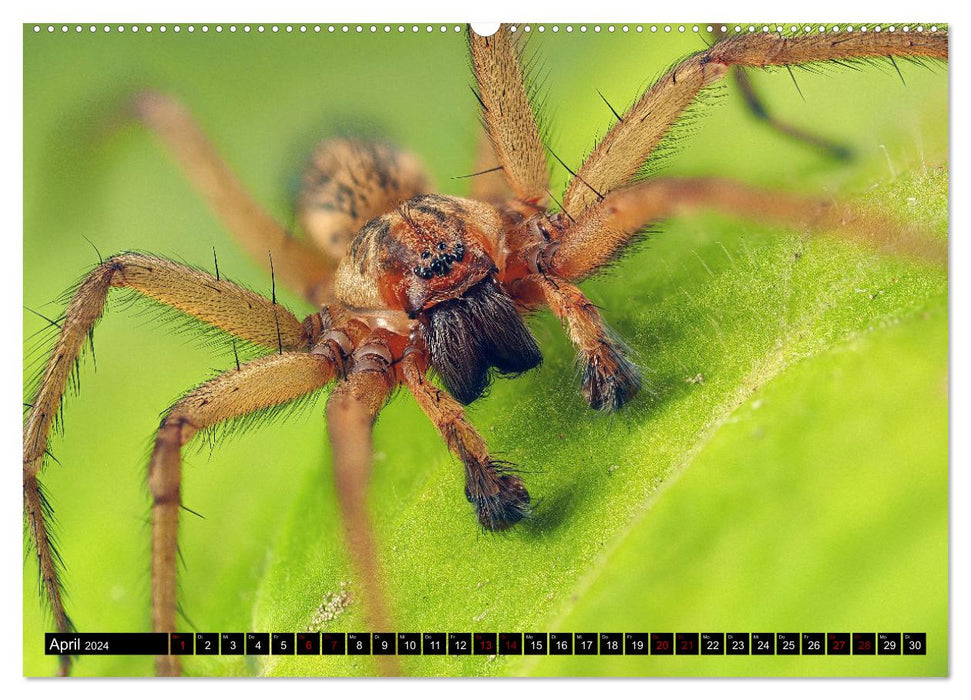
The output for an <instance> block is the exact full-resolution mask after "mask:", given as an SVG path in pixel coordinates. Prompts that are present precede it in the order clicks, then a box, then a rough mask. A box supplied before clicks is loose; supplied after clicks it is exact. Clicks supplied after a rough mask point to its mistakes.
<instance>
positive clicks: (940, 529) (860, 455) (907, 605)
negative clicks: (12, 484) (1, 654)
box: [23, 22, 949, 677]
mask: <svg viewBox="0 0 971 700" xmlns="http://www.w3.org/2000/svg"><path fill="white" fill-rule="evenodd" d="M23 48H24V50H23V145H24V158H23V163H24V164H23V185H24V198H23V207H24V211H23V213H24V229H23V270H24V289H23V299H24V301H23V303H24V312H23V314H24V315H23V319H24V320H23V324H24V326H23V330H24V367H25V371H24V399H23V401H24V533H25V535H24V542H25V555H24V570H23V606H24V627H23V646H24V660H23V673H24V675H25V676H52V675H58V674H61V675H71V676H111V677H113V676H153V675H188V676H197V677H198V676H203V677H207V676H287V677H294V676H297V677H307V676H431V677H479V676H544V677H549V676H554V677H556V676H624V677H630V676H635V677H641V676H678V677H685V676H689V677H690V676H747V677H764V676H789V677H806V676H826V677H834V676H836V677H847V676H866V677H874V676H877V677H883V676H922V677H923V676H946V675H948V672H949V668H948V651H949V650H948V644H949V636H948V635H949V630H948V372H949V365H948V273H947V259H948V238H947V233H948V148H949V143H948V108H949V102H948V100H949V94H948V78H949V76H948V64H947V57H948V31H947V27H946V26H945V25H943V24H934V23H932V22H928V23H924V24H920V23H914V24H907V25H901V24H896V25H895V24H888V23H880V22H873V23H864V24H856V23H854V24H845V23H840V24H833V23H808V24H807V23H795V24H792V23H783V24H779V23H772V24H761V23H756V24H752V23H732V22H726V23H713V24H712V23H701V24H698V23H684V24H678V23H659V24H651V23H628V24H623V23H613V24H611V23H588V24H556V23H545V24H527V23H511V24H503V25H501V26H496V25H494V26H491V27H486V26H482V27H480V26H479V25H476V28H475V29H472V28H470V27H469V26H468V25H465V24H456V23H446V24H441V23H422V24H410V23H406V24H398V23H391V24H383V23H364V24H354V23H351V24H327V23H321V24H300V23H279V24H274V23H266V24H256V23H252V24H246V23H239V24H232V23H208V24H207V23H162V24H117V23H98V24H90V23H82V24H76V23H72V24H48V23H42V24H36V23H28V24H25V25H24V26H23Z"/></svg>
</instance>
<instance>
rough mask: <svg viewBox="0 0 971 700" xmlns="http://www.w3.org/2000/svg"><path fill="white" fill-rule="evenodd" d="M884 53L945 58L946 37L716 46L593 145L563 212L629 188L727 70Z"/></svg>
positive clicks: (657, 87)
mask: <svg viewBox="0 0 971 700" xmlns="http://www.w3.org/2000/svg"><path fill="white" fill-rule="evenodd" d="M888 56H908V57H915V58H929V59H939V60H946V59H947V32H946V31H937V32H931V31H925V32H920V33H918V32H908V33H906V34H904V33H890V32H879V33H877V32H866V33H864V32H852V33H846V34H839V35H832V34H813V35H808V36H794V37H786V36H780V35H777V34H763V33H751V34H742V35H738V36H734V37H731V38H729V39H725V40H724V41H719V42H717V43H716V44H714V45H713V46H712V47H711V48H709V49H708V50H707V51H702V52H700V53H696V54H693V55H691V56H688V57H687V58H686V59H684V60H683V61H682V62H681V63H679V64H678V65H677V66H675V67H674V68H672V69H671V70H670V71H668V73H666V74H665V75H664V76H662V77H661V79H660V80H658V81H657V82H656V83H655V84H654V85H652V86H651V87H650V88H648V90H647V91H646V92H645V93H644V95H643V96H642V97H641V98H640V99H639V100H637V102H635V103H634V104H633V105H632V106H631V107H630V109H628V110H627V111H626V112H625V113H624V115H623V116H622V117H621V119H620V121H619V122H617V123H616V124H615V125H614V126H613V127H612V128H611V129H610V131H608V132H607V134H606V135H605V136H604V138H603V139H601V140H600V142H599V143H597V146H596V148H594V149H593V151H592V152H591V153H590V155H589V156H588V157H587V159H586V160H585V161H584V162H583V165H582V166H581V167H580V169H579V170H578V171H577V175H576V177H574V178H573V180H572V181H571V182H570V184H569V186H568V187H567V190H566V192H565V193H564V195H563V207H564V209H565V210H566V211H568V212H570V214H571V215H572V216H573V217H575V218H579V217H580V215H581V214H582V213H583V212H584V211H585V210H586V209H587V208H588V207H590V206H591V205H593V204H594V203H595V202H597V201H599V200H602V199H603V198H604V196H605V195H607V194H608V193H609V192H610V191H611V190H614V189H616V188H618V187H622V186H624V185H626V184H628V183H629V182H630V181H631V180H632V179H633V178H634V177H635V176H636V174H637V172H638V171H639V170H640V169H641V167H642V166H643V165H644V163H645V162H646V161H647V159H648V158H649V157H650V155H651V153H652V152H653V151H654V149H655V147H656V146H657V145H658V143H660V141H661V139H662V138H663V137H664V135H665V134H666V133H667V131H668V129H669V128H670V127H671V126H672V125H673V124H674V123H675V122H676V121H677V120H678V119H679V118H680V117H681V115H682V114H683V113H684V110H685V109H686V108H687V107H688V106H689V105H690V104H691V103H692V102H694V100H695V98H696V97H697V96H698V93H699V92H700V91H701V90H702V89H703V88H704V87H706V86H708V85H711V84H712V83H714V82H715V81H717V80H719V79H720V78H722V77H723V76H725V75H726V74H727V73H728V71H729V69H730V68H731V67H732V66H751V67H758V68H764V67H765V66H790V65H797V64H800V63H813V62H820V61H844V60H853V59H878V58H885V57H888Z"/></svg>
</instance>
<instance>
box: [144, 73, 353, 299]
mask: <svg viewBox="0 0 971 700" xmlns="http://www.w3.org/2000/svg"><path fill="white" fill-rule="evenodd" d="M132 112H133V113H134V115H135V117H136V118H138V119H140V120H141V122H142V123H143V124H145V125H146V126H147V127H148V128H150V129H151V130H152V131H153V132H154V133H155V134H156V136H158V138H159V140H160V141H161V142H162V143H163V144H164V145H165V146H166V147H167V148H168V149H169V151H170V152H171V154H172V156H173V157H174V158H175V159H176V161H178V163H179V165H181V166H182V169H183V171H184V172H185V174H186V176H187V177H188V178H189V180H190V181H191V182H192V184H193V185H194V186H195V188H196V190H197V191H198V192H199V194H200V195H201V196H202V197H203V199H205V200H206V202H207V203H208V204H209V206H210V207H211V208H212V210H213V211H214V212H215V213H216V215H217V216H218V217H219V218H220V219H221V220H222V222H223V223H224V224H225V226H226V227H227V228H228V229H229V231H230V232H231V233H232V234H233V236H235V238H236V240H237V241H239V243H240V244H241V245H242V246H243V248H245V249H246V251H247V252H248V253H249V254H250V255H251V256H252V257H253V259H255V260H257V261H258V262H259V263H260V264H261V265H266V264H267V260H268V258H267V252H269V253H270V255H272V256H273V258H275V259H276V261H277V263H278V265H279V268H280V271H279V274H280V280H281V281H282V282H283V283H284V284H285V285H287V286H288V287H290V288H291V289H293V290H294V291H297V292H299V293H300V294H301V295H303V296H304V297H306V298H307V300H309V301H310V302H311V303H313V304H314V305H319V304H322V303H325V302H327V301H329V300H330V299H331V287H332V276H333V272H334V265H333V263H331V262H330V261H329V260H327V258H326V257H325V256H324V255H323V254H322V253H321V252H320V251H318V250H317V249H316V248H315V247H314V246H313V245H311V244H309V243H307V242H306V241H303V240H300V239H297V238H294V237H293V236H292V235H291V234H290V232H288V231H287V230H286V229H285V228H284V227H283V226H281V225H280V224H279V223H277V222H276V221H275V220H274V219H273V217H271V216H270V215H269V214H267V213H266V211H265V210H264V209H263V208H262V207H261V206H260V205H259V204H257V203H256V201H254V200H253V198H252V197H251V196H250V195H249V193H248V192H247V191H246V189H245V188H244V187H243V185H242V183H241V182H240V181H239V179H238V178H237V177H236V175H235V174H234V173H233V171H232V170H231V169H230V168H229V166H228V165H227V164H226V163H225V161H223V159H222V158H221V157H220V155H219V153H218V152H217V151H216V149H215V147H214V146H213V145H212V144H211V143H210V142H209V139H208V138H206V135H205V133H204V132H203V131H202V129H201V127H200V126H199V125H198V124H197V123H196V122H195V120H194V119H193V118H192V115H191V114H190V113H189V111H188V110H187V109H186V108H185V107H184V106H183V105H182V104H181V103H180V102H179V101H178V100H176V99H174V98H172V97H170V96H168V95H165V94H163V93H160V92H153V91H146V92H142V93H139V94H138V95H136V96H135V98H134V100H133V104H132Z"/></svg>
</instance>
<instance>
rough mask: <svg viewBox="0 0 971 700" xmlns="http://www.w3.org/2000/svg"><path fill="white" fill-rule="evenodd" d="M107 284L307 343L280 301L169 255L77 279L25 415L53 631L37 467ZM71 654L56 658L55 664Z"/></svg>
mask: <svg viewBox="0 0 971 700" xmlns="http://www.w3.org/2000/svg"><path fill="white" fill-rule="evenodd" d="M112 287H125V288H128V289H131V290H134V291H137V292H139V293H141V294H143V295H144V296H146V297H147V298H149V299H152V300H154V301H157V302H160V303H162V304H164V305H167V306H171V307H174V308H176V309H179V310H180V311H183V312H185V313H186V314H188V315H190V316H194V317H195V318H198V319H200V320H202V321H205V322H206V323H209V324H211V325H212V326H215V327H217V328H220V329H222V330H224V331H226V332H228V333H231V334H233V335H235V336H236V337H238V338H241V339H244V340H246V341H249V342H251V343H254V344H257V345H261V346H263V347H266V348H270V349H273V350H275V351H277V352H281V353H282V352H283V351H286V350H295V349H300V348H305V347H307V346H308V344H309V342H310V339H309V331H308V330H307V329H305V327H304V325H303V324H301V323H300V321H298V320H297V319H296V317H295V316H294V315H293V314H292V313H290V312H289V311H287V310H286V309H285V308H283V307H282V306H280V305H278V304H275V303H273V302H271V301H269V300H267V299H264V298H263V297H261V296H259V295H258V294H255V293H254V292H251V291H249V290H248V289H244V288H242V287H240V286H238V285H236V284H234V283H232V282H230V281H228V280H224V279H223V280H218V279H216V278H214V277H211V276H210V275H208V274H206V273H204V272H200V271H198V270H195V269H192V268H190V267H186V266H184V265H179V264H177V263H174V262H171V261H169V260H163V259H161V258H155V257H151V256H147V255H139V254H135V253H124V254H121V255H116V256H114V257H111V258H108V259H107V260H105V261H104V262H103V263H102V264H101V265H99V266H98V267H96V268H95V269H94V270H93V271H92V272H91V273H90V274H89V275H88V276H87V277H86V278H85V279H84V281H83V282H81V284H80V285H79V286H78V288H77V290H76V291H75V292H74V295H73V297H72V299H71V301H70V303H69V304H68V307H67V310H66V311H65V313H64V317H63V318H62V319H61V322H60V328H61V331H60V335H59V336H58V338H57V341H56V343H55V346H54V349H53V351H52V352H51V355H50V358H49V359H48V362H47V365H46V367H45V368H44V372H43V374H42V375H41V379H40V382H39V384H38V387H37V390H36V392H35V393H34V395H33V398H32V400H31V402H30V404H31V408H30V412H29V414H28V416H27V420H26V422H25V423H24V430H23V440H24V464H23V480H24V481H23V486H24V513H25V518H26V522H27V527H28V530H29V531H30V537H31V543H32V545H33V546H34V549H35V552H36V554H37V560H38V566H39V570H40V577H41V585H42V586H43V589H44V593H45V597H46V598H47V600H48V602H49V603H50V605H51V609H52V611H53V614H54V620H55V624H56V626H57V629H58V631H62V632H66V631H69V630H70V629H71V624H70V620H69V618H68V616H67V614H66V612H65V610H64V604H63V600H62V596H61V576H60V568H61V562H60V559H59V557H58V555H57V553H56V551H55V549H54V547H53V544H52V542H51V533H50V527H49V519H50V518H49V512H48V510H49V508H48V505H47V503H46V501H45V499H44V493H43V486H42V484H41V482H40V478H39V474H40V471H41V468H42V467H43V464H44V458H45V455H46V454H47V443H48V439H49V436H50V432H51V428H52V426H53V424H54V420H55V417H56V416H57V415H58V411H59V408H60V406H61V401H62V397H63V394H64V390H65V387H66V386H67V383H68V381H69V379H70V378H71V375H72V373H74V372H75V371H76V367H77V363H78V360H79V357H80V355H81V351H82V349H83V347H84V343H85V340H86V339H88V338H89V337H90V336H91V333H92V331H93V329H94V325H95V324H96V323H97V321H98V319H99V318H100V316H101V313H102V311H103V309H104V305H105V302H106V300H107V298H108V292H109V290H110V289H111V288H112ZM69 664H70V661H69V659H68V658H67V657H64V658H63V659H62V671H64V672H66V671H67V670H68V667H69Z"/></svg>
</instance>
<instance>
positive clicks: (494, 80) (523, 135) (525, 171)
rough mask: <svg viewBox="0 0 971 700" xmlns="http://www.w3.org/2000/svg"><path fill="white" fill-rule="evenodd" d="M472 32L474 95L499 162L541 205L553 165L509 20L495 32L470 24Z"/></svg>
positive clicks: (516, 189)
mask: <svg viewBox="0 0 971 700" xmlns="http://www.w3.org/2000/svg"><path fill="white" fill-rule="evenodd" d="M468 35H469V51H470V53H471V54H472V70H473V71H474V73H475V79H476V82H477V83H478V87H479V90H478V92H477V93H476V96H477V97H478V98H479V102H480V103H481V104H482V121H483V123H484V125H485V128H486V132H487V133H488V134H489V137H490V139H491V140H492V145H493V148H494V149H495V155H496V158H497V159H498V164H499V165H501V166H502V172H503V174H504V175H505V177H506V182H507V183H509V187H510V188H511V189H512V191H513V193H514V194H515V195H516V197H517V198H518V199H519V200H520V201H522V202H524V203H525V204H528V205H531V206H534V207H536V208H537V209H543V208H545V207H546V203H547V201H548V198H549V194H548V188H549V179H550V176H549V166H548V164H547V161H546V151H545V149H544V147H543V141H542V139H541V138H540V133H539V127H538V126H537V124H536V115H535V114H534V113H533V107H532V105H531V104H530V100H529V95H528V93H527V91H526V86H525V84H524V82H523V71H522V69H521V68H520V65H519V58H518V57H517V55H516V47H515V45H514V43H513V40H512V36H511V35H510V33H509V28H508V25H503V26H501V27H500V28H499V31H498V32H496V33H495V34H493V35H492V36H479V35H478V34H476V33H475V32H474V31H472V28H471V27H470V28H469V30H468Z"/></svg>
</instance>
